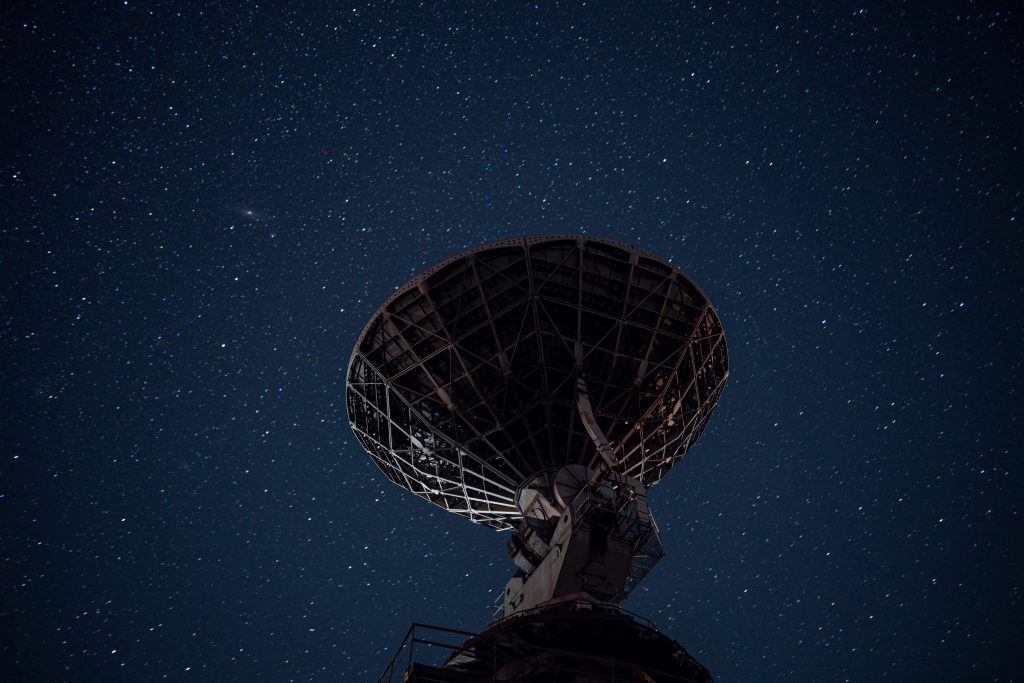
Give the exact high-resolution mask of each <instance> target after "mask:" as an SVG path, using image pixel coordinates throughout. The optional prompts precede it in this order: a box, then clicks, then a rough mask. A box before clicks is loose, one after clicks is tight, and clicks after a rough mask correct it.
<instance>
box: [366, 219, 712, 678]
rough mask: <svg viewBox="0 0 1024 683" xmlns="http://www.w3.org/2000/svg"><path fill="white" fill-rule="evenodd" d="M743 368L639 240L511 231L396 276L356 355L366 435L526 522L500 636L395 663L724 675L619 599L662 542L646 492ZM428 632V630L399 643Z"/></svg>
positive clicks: (488, 521)
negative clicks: (430, 659)
mask: <svg viewBox="0 0 1024 683" xmlns="http://www.w3.org/2000/svg"><path fill="white" fill-rule="evenodd" d="M728 374H729V370H728V353H727V349H726V344H725V335H724V332H723V330H722V324H721V321H720V320H719V317H718V315H717V313H716V312H715V310H714V308H713V307H712V306H711V304H710V302H709V301H708V298H707V297H706V296H705V295H704V293H703V292H702V291H701V290H700V289H699V288H698V287H697V286H696V285H695V284H694V283H693V281H692V280H690V278H689V277H687V276H686V275H685V274H684V273H682V272H681V271H680V270H678V269H677V268H675V267H674V266H672V265H670V264H668V263H667V262H665V261H664V260H662V259H660V258H658V257H657V256H655V255H653V254H650V253H647V252H644V251H642V250H640V249H637V248H636V247H633V246H630V245H627V244H623V243H619V242H614V241H611V240H606V239H599V238H595V237H590V236H535V237H521V238H516V239H508V240H501V241H498V242H493V243H491V244H487V245H484V246H482V247H477V248H475V249H470V250H468V251H465V252H463V253H461V254H458V255H457V256H454V257H452V258H450V259H448V260H446V261H444V262H442V263H440V264H438V265H436V266H434V267H433V268H430V269H428V270H427V271H425V272H423V273H421V274H420V275H418V276H417V277H415V278H413V279H412V280H410V281H409V282H408V283H406V284H405V285H403V286H402V287H401V288H399V289H398V290H397V291H396V292H395V293H394V294H393V295H392V296H391V297H390V298H389V299H388V300H387V301H386V302H385V303H384V304H383V305H382V306H381V307H380V309H379V310H378V311H377V312H376V313H375V314H374V315H373V317H372V318H371V319H370V321H369V323H368V324H367V326H366V328H365V329H364V330H363V332H362V334H361V335H360V337H359V340H358V342H357V343H356V347H355V350H354V352H353V354H352V358H351V361H350V363H349V368H348V385H347V405H348V413H349V421H350V423H351V426H352V430H353V431H354V433H355V435H356V438H357V439H358V440H359V442H360V444H361V445H362V446H363V447H364V448H365V449H366V451H367V452H368V453H369V454H370V457H371V458H373V460H374V462H375V463H376V464H377V465H378V466H379V467H380V469H381V470H382V471H383V472H384V474H385V475H386V476H387V477H388V478H389V479H390V480H391V481H392V482H394V483H395V484H398V485H399V486H401V487H403V488H405V489H408V490H409V491H411V492H412V493H414V494H416V495H417V496H419V497H421V498H424V499H426V500H428V501H430V502H431V503H434V504H435V505H438V506H440V507H441V508H443V509H445V510H448V511H449V512H452V513H455V514H457V515H459V516H461V517H465V518H466V519H469V520H470V521H473V522H477V523H479V524H483V525H486V526H488V527H491V528H493V529H497V530H510V531H512V534H511V536H510V538H509V541H508V553H509V555H510V556H511V558H512V561H513V562H514V564H515V566H516V571H515V574H514V575H513V576H512V578H511V579H510V580H509V582H508V584H507V585H506V587H505V590H504V594H503V596H502V599H501V604H500V606H499V608H498V611H497V616H498V617H499V618H498V619H497V620H496V621H495V622H494V623H493V624H492V625H491V626H490V627H489V628H488V629H487V630H486V631H484V632H483V633H481V634H478V635H475V636H473V637H471V638H469V639H468V640H466V641H465V642H463V643H461V644H458V645H454V646H453V647H452V649H451V652H450V653H449V654H448V656H447V657H446V658H445V659H444V660H443V661H441V662H436V663H434V664H427V663H423V662H418V661H413V657H411V656H410V657H409V662H408V666H405V665H404V664H403V663H402V661H401V659H400V658H399V657H397V656H396V660H394V661H393V662H392V664H391V665H390V666H389V667H388V671H386V672H385V675H384V676H383V677H382V678H383V679H391V678H392V677H396V676H397V678H396V679H395V680H404V681H485V680H488V681H489V680H507V681H513V680H514V681H591V680H631V681H632V680H643V681H661V680H665V681H675V680H696V681H710V680H711V677H710V675H709V674H708V672H707V670H706V669H705V668H704V667H703V666H701V665H700V664H699V663H697V662H696V660H694V659H693V658H691V657H690V656H689V655H688V654H686V652H685V650H683V649H682V648H681V647H680V646H679V645H678V644H676V643H674V642H673V641H672V640H670V639H669V638H668V637H666V636H664V635H663V634H661V633H660V632H658V631H657V630H656V629H655V628H654V627H653V626H652V625H650V624H648V623H645V622H643V621H642V620H637V619H635V618H633V617H631V616H629V615H628V614H627V613H626V612H625V611H624V610H622V608H621V606H620V603H621V601H622V600H623V599H624V598H625V597H626V595H628V593H629V592H630V590H632V589H633V588H634V587H635V586H636V585H637V584H638V583H639V582H640V581H641V580H642V579H643V578H644V576H646V574H647V573H648V572H649V571H650V570H651V568H652V567H653V566H654V564H655V563H656V562H657V561H658V560H659V559H660V558H661V557H662V555H663V554H664V552H663V550H662V545H661V540H660V537H659V533H658V529H657V526H656V525H655V523H654V519H653V517H652V516H651V513H650V510H649V509H648V507H647V489H648V488H649V487H651V486H653V485H655V484H657V483H658V481H660V480H661V478H662V477H663V476H664V475H665V474H666V473H667V472H668V471H669V470H670V469H672V468H673V467H674V466H675V465H676V464H677V463H678V462H679V460H680V459H681V458H682V457H683V455H684V454H685V453H686V452H687V450H689V448H690V447H691V446H692V445H693V444H694V443H695V442H696V441H697V439H698V438H699V437H700V435H701V433H702V432H703V431H704V428H705V426H706V425H707V422H708V419H709V418H710V417H711V413H712V411H713V410H714V408H715V405H716V404H717V402H718V398H719V396H720V394H721V392H722V389H723V387H724V385H725V381H726V378H727V377H728ZM421 628H429V627H421ZM447 633H449V635H450V634H451V633H453V632H451V631H447ZM426 642H430V643H432V644H433V645H435V646H436V645H438V643H437V642H436V641H428V640H426V639H423V638H419V639H417V636H416V634H415V628H414V629H412V630H411V631H410V635H409V637H408V638H407V641H406V644H405V645H404V646H403V648H402V649H400V652H399V654H401V653H402V651H403V650H404V649H405V647H406V646H408V649H409V650H410V651H411V650H412V648H413V645H414V644H415V643H420V644H421V649H422V647H423V646H422V643H426Z"/></svg>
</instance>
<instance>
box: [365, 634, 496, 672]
mask: <svg viewBox="0 0 1024 683" xmlns="http://www.w3.org/2000/svg"><path fill="white" fill-rule="evenodd" d="M453 635H455V636H459V638H460V641H459V642H458V643H448V642H442V641H443V640H444V639H446V637H447V636H453ZM475 635H476V634H475V633H472V632H470V631H460V630H458V629H453V628H444V627H442V626H430V625H429V624H413V625H412V626H410V627H409V630H408V631H406V632H405V637H404V638H402V643H401V645H399V646H398V650H397V651H396V652H395V655H394V656H393V657H392V658H391V661H390V662H388V665H387V668H385V669H384V673H382V674H381V675H380V677H379V678H378V679H377V683H384V682H385V681H386V682H387V683H392V681H396V680H397V681H401V680H402V679H403V677H404V676H405V673H406V672H407V671H408V670H409V668H410V667H411V666H412V665H413V663H414V662H415V663H418V664H427V663H429V664H431V665H432V666H441V665H442V664H444V662H445V661H447V659H448V657H449V656H450V655H451V653H453V652H454V651H455V650H457V649H458V648H459V647H461V646H462V644H463V643H464V642H465V641H466V640H468V639H469V638H472V637H473V636H475ZM417 645H418V646H419V648H418V650H417V647H416V646H417ZM396 674H397V675H398V678H397V679H396V678H395V675H396Z"/></svg>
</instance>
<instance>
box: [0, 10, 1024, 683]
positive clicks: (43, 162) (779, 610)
mask: <svg viewBox="0 0 1024 683" xmlns="http://www.w3.org/2000/svg"><path fill="white" fill-rule="evenodd" d="M1022 35H1024V30H1022V26H1021V21H1020V12H1019V9H1018V8H1016V7H1014V6H1013V5H1012V3H1004V4H1002V5H999V4H996V5H987V4H981V3H969V2H961V3H932V4H923V5H911V4H905V5H902V4H900V5H898V4H893V3H861V4H848V3H842V2H840V3H784V4H776V3H749V5H741V4H737V3H734V2H714V3H701V4H692V5H691V4H682V3H661V2H649V3H647V2H645V3H635V4H634V3H561V2H552V3H530V4H524V3H453V4H450V5H449V4H445V5H435V3H423V4H414V3H402V2H399V3H369V4H367V3H358V4H348V3H303V2H293V3H269V4H267V5H262V4H261V5H258V6H257V5H253V4H241V5H239V4H238V3H235V4H234V5H232V4H230V3H228V4H222V5H216V4H213V5H204V4H201V3H200V4H184V3H177V2H168V3H158V4H153V5H151V6H148V5H145V4H136V3H135V2H133V1H132V0H125V1H124V2H118V3H92V2H67V3H51V4H50V5H45V6H44V5H31V4H25V5H20V6H18V7H17V8H11V9H8V10H6V11H5V12H4V14H3V17H2V23H0V48H2V50H3V52H4V56H5V61H4V63H5V68H4V69H3V72H2V74H0V82H2V84H3V90H4V93H5V97H4V98H3V99H4V101H3V104H2V106H0V111H2V116H3V122H4V129H5V130H6V131H7V136H6V144H5V151H4V154H3V155H2V157H0V190H2V193H3V197H4V200H3V206H4V219H3V221H2V222H0V273H2V278H3V288H2V290H0V307H2V308H0V310H2V318H0V322H2V325H0V354H2V358H3V362H2V363H0V373H2V379H3V392H2V397H0V400H2V405H0V410H2V412H0V414H2V416H3V417H2V418H0V514H2V519H3V523H2V524H0V539H2V554H0V567H2V577H3V583H2V591H3V593H2V595H3V598H2V601H0V629H2V630H0V633H2V634H3V637H2V638H0V668H2V670H3V671H5V672H6V675H7V676H10V677H11V680H69V681H70V680H75V681H92V680H97V681H98V680H163V679H166V680H239V681H243V680H246V681H247V680H268V681H306V680H364V679H375V678H376V676H377V674H378V673H379V672H380V671H381V670H382V669H383V668H384V666H385V665H386V664H387V661H388V660H389V659H390V657H391V654H392V653H393V650H394V648H395V647H397V645H398V643H399V641H400V640H401V637H402V635H403V633H404V632H405V629H406V628H407V627H408V625H409V624H410V623H411V622H413V621H419V622H428V623H436V624H439V625H446V626H451V627H455V628H462V629H468V630H479V629H480V628H482V627H484V626H485V625H486V624H487V620H488V612H487V607H488V605H489V604H490V603H491V602H492V600H493V599H494V598H495V597H496V596H497V595H498V592H499V591H500V590H501V588H502V586H503V584H504V581H505V580H506V579H507V577H508V576H509V575H510V574H511V573H512V571H513V566H512V564H511V562H509V561H508V560H507V558H506V557H505V553H504V541H505V539H504V537H502V536H499V535H496V534H494V533H492V532H490V531H488V530H487V529H484V528H482V527H477V526H473V525H471V524H469V523H467V522H466V521H464V520H461V519H458V518H456V517H454V516H452V515H446V514H444V513H443V512H441V511H440V510H436V509H435V508H432V507H430V506H429V505H427V504H426V503H424V502H422V501H420V500H418V499H415V498H414V497H412V496H410V495H408V494H407V493H406V492H404V491H402V490H400V489H398V488H397V487H394V486H392V485H390V484H389V483H388V482H387V481H386V480H385V478H384V477H383V475H382V474H381V473H380V472H379V471H377V470H376V469H375V467H374V466H373V465H372V463H371V462H370V460H369V458H368V457H367V456H366V455H365V454H364V453H362V452H361V451H360V449H359V447H358V445H357V444H356V442H355V440H354V438H353V437H352V436H351V434H350V433H349V430H348V426H347V420H346V414H345V405H344V378H345V368H346V364H347V361H348V357H349V353H350V352H351V349H352V346H353V344H354V342H355V339H356V336H357V335H358V333H359V331H360V330H361V328H362V326H363V324H364V323H365V322H366V320H368V319H369V317H370V315H371V314H372V312H373V311H374V310H375V309H376V308H377V306H379V305H380V303H382V302H383V300H384V299H385V298H386V297H387V296H388V294H389V293H390V292H392V291H393V290H394V288H395V287H397V286H399V285H401V284H402V283H403V282H404V281H406V280H407V279H408V278H409V277H411V276H412V275H414V274H415V273H417V272H419V271H420V270H422V269H424V268H425V267H428V266H430V265H432V264H434V263H436V262H437V261H440V260H442V259H443V258H446V257H448V256H450V255H452V254H454V253H456V252H457V251H459V250H461V249H463V248H466V247H470V246H475V245H478V244H481V243H483V242H486V241H490V240H494V239H499V238H503V237H508V236H514V235H520V234H528V233H558V234H565V233H586V234H594V235H602V236H606V237H609V238H613V239H618V240H621V241H627V242H630V243H633V244H637V245H638V246H641V247H643V248H646V249H649V250H651V251H654V252H657V253H658V254H660V255H662V256H664V257H666V258H670V259H671V260H672V262H673V263H675V264H676V265H678V266H679V267H681V268H682V269H683V270H685V271H686V272H687V273H689V274H690V275H691V276H692V277H693V278H694V279H695V280H696V281H697V282H698V283H699V284H700V285H701V286H702V288H703V289H704V290H705V291H706V292H707V293H708V295H709V297H710V298H711V300H712V301H713V302H714V304H715V306H716V308H717V310H718V311H719V313H720V314H721V316H722V319H723V322H724V325H725V329H726V334H727V338H728V341H729V347H730V360H731V373H732V374H731V378H730V381H729V386H728V387H727V389H726V391H725V393H724V396H723V397H722V400H721V403H720V405H719V408H718V411H717V412H716V414H715V417H714V418H713V419H712V421H711V425H710V427H709V429H708V431H707V432H706V433H705V435H704V436H703V438H702V440H701V442H700V443H699V444H698V445H697V446H696V447H695V448H694V450H693V451H692V452H691V453H690V454H689V455H688V456H687V459H686V460H685V461H684V462H683V463H682V464H681V465H680V466H679V467H678V468H677V469H676V470H674V471H673V472H672V473H671V475H670V476H669V477H667V478H666V480H665V481H664V482H662V483H661V484H660V485H658V486H657V487H655V488H654V489H652V491H651V504H652V509H653V511H654V514H655V516H656V518H657V520H658V523H659V526H660V528H661V530H662V535H663V539H664V542H665V545H666V549H667V551H668V555H667V557H666V558H665V559H664V560H662V562H661V564H659V565H658V566H657V567H656V568H655V570H654V571H653V572H652V574H651V575H650V576H649V577H648V578H647V579H646V581H645V583H644V584H643V585H642V586H641V587H640V588H639V589H638V590H637V591H636V592H635V593H634V594H633V595H632V596H631V597H630V599H629V601H628V603H627V605H626V606H627V607H629V608H630V609H631V610H633V611H635V612H637V613H640V614H642V615H645V616H647V617H650V618H651V619H653V620H654V621H655V623H656V624H658V626H659V627H660V628H661V629H662V630H664V631H665V632H667V633H668V634H669V635H671V636H672V637H673V638H675V639H677V640H678V641H679V642H681V643H682V644H683V645H684V646H685V647H686V648H687V649H688V650H689V651H690V652H691V653H692V654H694V656H696V657H697V658H698V659H699V660H700V661H701V662H702V663H704V664H705V665H706V666H708V668H709V669H710V670H711V671H712V673H713V674H714V675H715V676H716V680H718V681H720V683H729V682H731V681H750V680H764V681H782V680H787V681H788V680H808V681H815V680H816V681H823V680H829V681H832V680H835V681H843V680H847V681H865V680H878V679H882V678H887V679H891V680H901V681H935V680H977V681H982V680H986V681H1008V680H1011V679H1012V678H1013V677H1014V676H1016V675H1018V674H1019V671H1015V670H1014V664H1013V662H1012V661H1011V655H1012V654H1014V653H1013V652H1012V651H1011V650H1012V648H1013V646H1014V645H1019V642H1020V637H1019V634H1020V632H1021V630H1020V629H1021V622H1020V610H1021V578H1020V571H1019V569H1018V568H1019V567H1020V566H1021V559H1022V558H1021V555H1020V551H1019V549H1017V546H1015V545H1014V539H1015V538H1016V539H1017V541H1018V542H1019V537H1020V532H1021V529H1020V502H1019V501H1020V492H1021V490H1022V477H1021V470H1020V464H1019V461H1020V443H1021V440H1022V436H1024V434H1022V430H1021V424H1020V419H1019V409H1018V408H1017V407H1016V406H1017V405H1019V404H1018V403H1017V401H1020V400H1021V398H1020V386H1021V352H1020V340H1021V336H1022V332H1024V325H1022V322H1024V321H1022V314H1021V313H1022V308H1021V306H1022V292H1024V278H1022V271H1021V264H1022V263H1024V250H1022V240H1021V237H1020V221H1021V208H1020V207H1021V204H1020V202H1021V173H1020V158H1021V143H1022V140H1021V131H1022V130H1024V125H1022V110H1024V100H1022V93H1024V88H1022V82H1021V81H1022V76H1021V74H1024V68H1022V64H1021V36H1022Z"/></svg>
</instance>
